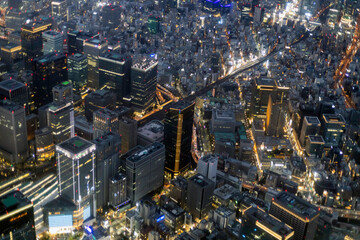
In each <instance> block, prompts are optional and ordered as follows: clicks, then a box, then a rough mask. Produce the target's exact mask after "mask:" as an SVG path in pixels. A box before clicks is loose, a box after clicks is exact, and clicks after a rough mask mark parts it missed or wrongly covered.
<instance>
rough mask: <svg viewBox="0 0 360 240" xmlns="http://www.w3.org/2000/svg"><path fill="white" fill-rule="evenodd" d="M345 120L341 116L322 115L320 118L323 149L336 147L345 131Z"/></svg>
mask: <svg viewBox="0 0 360 240" xmlns="http://www.w3.org/2000/svg"><path fill="white" fill-rule="evenodd" d="M345 124H346V122H345V119H344V117H343V116H342V115H341V114H323V115H322V118H321V135H322V136H323V138H324V141H325V147H331V146H334V147H338V146H339V145H340V141H341V138H342V135H343V133H344V131H345Z"/></svg>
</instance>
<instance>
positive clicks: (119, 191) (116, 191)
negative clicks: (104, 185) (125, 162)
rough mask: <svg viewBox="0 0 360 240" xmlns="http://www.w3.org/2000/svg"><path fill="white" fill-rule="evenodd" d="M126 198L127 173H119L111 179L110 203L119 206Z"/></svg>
mask: <svg viewBox="0 0 360 240" xmlns="http://www.w3.org/2000/svg"><path fill="white" fill-rule="evenodd" d="M126 200H127V196H126V175H124V174H122V173H117V174H116V175H115V176H114V177H112V178H111V179H110V183H109V204H110V205H111V206H112V207H114V208H117V207H119V206H120V205H121V204H122V203H124V202H125V201H126Z"/></svg>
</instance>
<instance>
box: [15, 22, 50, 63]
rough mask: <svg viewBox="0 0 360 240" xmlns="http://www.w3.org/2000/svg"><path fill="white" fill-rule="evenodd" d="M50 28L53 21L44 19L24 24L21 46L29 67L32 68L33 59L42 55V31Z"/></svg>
mask: <svg viewBox="0 0 360 240" xmlns="http://www.w3.org/2000/svg"><path fill="white" fill-rule="evenodd" d="M50 28H51V23H49V22H46V21H44V20H37V21H33V22H30V23H26V24H23V25H22V28H21V47H22V51H23V53H24V60H25V66H26V67H27V69H31V66H32V61H33V60H34V59H35V58H37V57H40V56H41V55H42V48H43V41H42V33H43V32H44V31H46V30H49V29H50Z"/></svg>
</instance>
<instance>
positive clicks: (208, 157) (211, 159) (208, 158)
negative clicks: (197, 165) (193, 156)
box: [199, 154, 218, 162]
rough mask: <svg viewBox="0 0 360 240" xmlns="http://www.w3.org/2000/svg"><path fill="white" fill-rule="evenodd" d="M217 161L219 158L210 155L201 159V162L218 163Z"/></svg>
mask: <svg viewBox="0 0 360 240" xmlns="http://www.w3.org/2000/svg"><path fill="white" fill-rule="evenodd" d="M217 160H218V157H217V156H216V155H214V154H208V155H205V156H203V157H202V158H200V159H199V161H202V162H216V161H217Z"/></svg>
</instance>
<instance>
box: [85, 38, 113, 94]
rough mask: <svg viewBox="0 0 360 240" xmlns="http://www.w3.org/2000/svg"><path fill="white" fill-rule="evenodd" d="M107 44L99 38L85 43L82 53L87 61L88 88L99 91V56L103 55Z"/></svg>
mask: <svg viewBox="0 0 360 240" xmlns="http://www.w3.org/2000/svg"><path fill="white" fill-rule="evenodd" d="M107 47H108V43H107V42H106V41H105V40H102V39H100V38H99V37H95V38H91V39H88V40H87V41H85V44H84V53H85V55H86V57H87V59H88V82H87V85H88V87H90V88H92V89H95V90H96V89H99V87H100V84H99V56H101V55H103V54H105V52H106V51H107Z"/></svg>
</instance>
